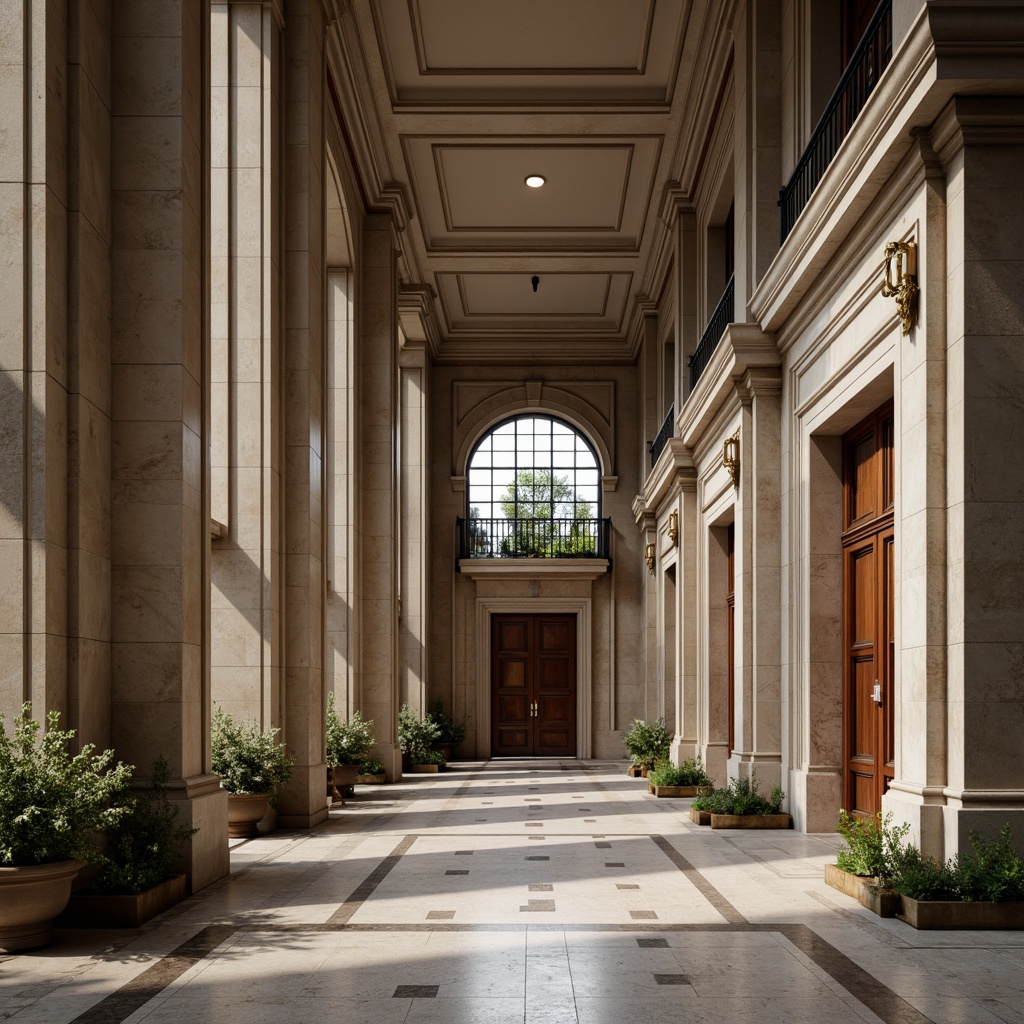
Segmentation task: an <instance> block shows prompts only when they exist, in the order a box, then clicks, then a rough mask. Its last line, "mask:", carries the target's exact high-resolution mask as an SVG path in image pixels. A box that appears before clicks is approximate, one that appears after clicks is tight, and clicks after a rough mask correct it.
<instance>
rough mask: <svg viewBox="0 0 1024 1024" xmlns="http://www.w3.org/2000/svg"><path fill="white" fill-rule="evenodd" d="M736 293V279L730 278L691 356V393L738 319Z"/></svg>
mask: <svg viewBox="0 0 1024 1024" xmlns="http://www.w3.org/2000/svg"><path fill="white" fill-rule="evenodd" d="M735 291H736V278H735V276H733V277H730V278H729V283H728V284H727V285H726V286H725V291H724V292H722V297H721V298H720V299H719V300H718V305H717V306H715V311H714V312H713V313H712V314H711V319H710V320H708V325H707V327H705V328H704V333H703V334H702V335H701V336H700V341H698V342H697V347H696V348H695V349H694V350H693V355H692V356H690V364H689V365H690V390H691V391H692V390H693V389H694V387H696V385H697V381H699V380H700V375H701V374H702V373H703V372H704V370H705V369H706V368H707V365H708V363H709V362H710V360H711V356H712V355H713V354H714V351H715V349H716V348H718V343H719V342H720V341H721V340H722V335H723V334H725V329H726V327H727V326H728V325H729V324H731V323H732V322H733V321H734V320H735V319H736V316H735V310H734V306H735V304H736V300H735Z"/></svg>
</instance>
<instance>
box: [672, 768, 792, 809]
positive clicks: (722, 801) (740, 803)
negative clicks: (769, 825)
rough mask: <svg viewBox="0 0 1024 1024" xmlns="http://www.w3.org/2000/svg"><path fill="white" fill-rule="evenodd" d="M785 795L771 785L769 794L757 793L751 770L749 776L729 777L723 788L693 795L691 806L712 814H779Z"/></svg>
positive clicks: (754, 774) (755, 774) (754, 777)
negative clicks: (740, 777)
mask: <svg viewBox="0 0 1024 1024" xmlns="http://www.w3.org/2000/svg"><path fill="white" fill-rule="evenodd" d="M785 796H786V794H785V793H783V792H782V790H781V789H780V788H779V787H778V786H772V791H771V794H770V795H769V796H765V795H764V794H763V793H759V792H758V789H757V772H751V773H750V778H747V779H730V780H729V785H728V786H726V787H725V789H713V790H712V791H711V792H710V793H706V794H703V795H701V796H696V797H694V799H693V805H692V806H693V809H694V810H695V811H710V812H711V813H712V814H737V815H744V814H779V813H780V812H781V810H782V801H783V799H784V798H785Z"/></svg>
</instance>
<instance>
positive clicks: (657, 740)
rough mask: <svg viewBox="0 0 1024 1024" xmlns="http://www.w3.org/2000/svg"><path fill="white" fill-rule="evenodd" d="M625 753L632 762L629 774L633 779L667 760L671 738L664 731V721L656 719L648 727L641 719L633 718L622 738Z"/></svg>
mask: <svg viewBox="0 0 1024 1024" xmlns="http://www.w3.org/2000/svg"><path fill="white" fill-rule="evenodd" d="M622 742H623V744H624V745H625V747H626V753H627V754H629V759H630V760H631V761H632V762H633V764H632V766H631V767H630V769H629V774H630V775H632V776H633V777H634V778H636V777H638V776H641V775H642V776H643V777H644V778H647V773H648V772H649V771H650V770H651V769H652V768H653V767H654V766H655V765H656V764H657V763H658V762H659V761H664V760H666V759H667V758H668V751H669V747H671V746H672V737H671V736H669V734H668V732H667V731H666V730H665V719H664V718H658V719H656V720H655V721H654V722H652V723H651V724H650V725H648V724H647V722H645V721H644V720H643V719H641V718H634V719H633V721H632V722H631V723H630V725H629V729H628V730H627V731H626V735H625V736H623V737H622Z"/></svg>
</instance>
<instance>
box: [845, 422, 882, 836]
mask: <svg viewBox="0 0 1024 1024" xmlns="http://www.w3.org/2000/svg"><path fill="white" fill-rule="evenodd" d="M893 455H894V443H893V408H892V404H891V403H889V404H887V405H885V406H883V407H882V408H881V409H879V410H877V411H876V412H875V413H873V414H872V415H871V416H869V417H868V418H867V419H866V420H864V421H863V422H862V423H860V424H858V426H856V427H855V428H854V429H853V430H851V431H850V432H849V433H848V434H846V435H845V437H844V438H843V527H844V529H843V538H842V541H843V656H844V657H843V664H844V670H843V764H844V773H843V806H844V807H845V808H846V810H848V811H849V812H850V813H851V814H854V815H857V816H863V817H868V816H873V815H875V814H877V813H878V811H880V810H881V807H882V794H883V793H884V792H885V790H886V788H887V787H888V785H889V782H890V781H891V780H892V778H893V776H894V774H895V718H894V712H895V708H894V700H893V697H894V692H893V690H894V688H893V676H894V667H895V658H894V652H895V620H894V615H893V605H894V596H895V589H894V578H893V577H894V554H895V545H894V543H893V513H894V509H895V494H894V489H895V475H894V458H893Z"/></svg>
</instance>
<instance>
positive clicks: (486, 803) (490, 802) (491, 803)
mask: <svg viewBox="0 0 1024 1024" xmlns="http://www.w3.org/2000/svg"><path fill="white" fill-rule="evenodd" d="M480 806H481V807H493V806H494V801H493V800H484V801H483V803H481V804H480Z"/></svg>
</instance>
